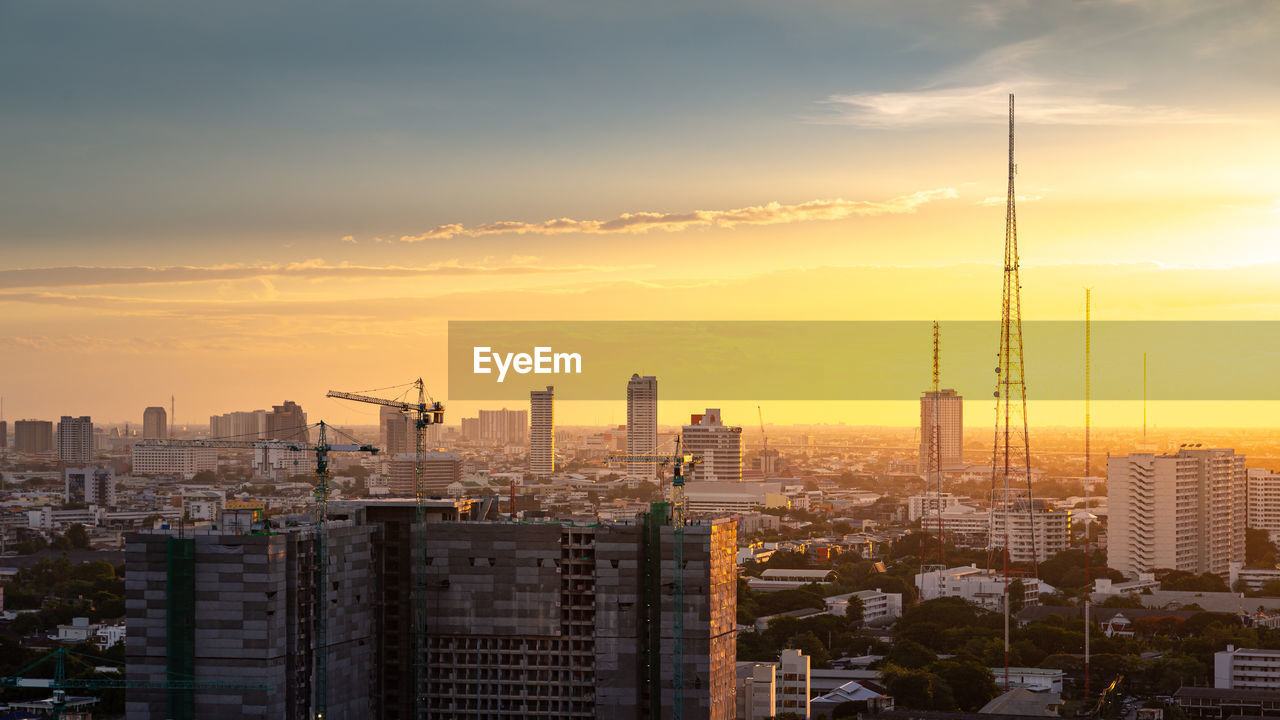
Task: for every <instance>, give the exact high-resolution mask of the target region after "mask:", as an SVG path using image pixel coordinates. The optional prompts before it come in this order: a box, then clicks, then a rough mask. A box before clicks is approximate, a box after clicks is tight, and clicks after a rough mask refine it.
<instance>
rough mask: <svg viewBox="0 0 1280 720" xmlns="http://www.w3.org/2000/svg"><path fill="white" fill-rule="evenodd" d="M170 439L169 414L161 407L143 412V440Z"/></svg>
mask: <svg viewBox="0 0 1280 720" xmlns="http://www.w3.org/2000/svg"><path fill="white" fill-rule="evenodd" d="M168 437H169V413H168V412H166V411H165V409H164V408H163V407H162V406H160V405H153V406H151V407H149V408H147V409H146V410H143V411H142V438H143V439H144V440H164V439H166V438H168Z"/></svg>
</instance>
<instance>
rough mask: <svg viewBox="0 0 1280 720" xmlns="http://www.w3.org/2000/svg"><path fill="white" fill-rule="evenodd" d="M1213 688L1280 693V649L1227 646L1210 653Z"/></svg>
mask: <svg viewBox="0 0 1280 720" xmlns="http://www.w3.org/2000/svg"><path fill="white" fill-rule="evenodd" d="M1213 686H1214V687H1215V688H1220V689H1226V690H1273V691H1280V650H1267V649H1263V648H1238V647H1236V646H1234V645H1228V646H1227V649H1226V650H1223V651H1221V652H1216V653H1214V654H1213Z"/></svg>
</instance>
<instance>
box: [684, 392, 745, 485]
mask: <svg viewBox="0 0 1280 720" xmlns="http://www.w3.org/2000/svg"><path fill="white" fill-rule="evenodd" d="M680 435H681V438H682V444H683V447H682V448H681V450H682V452H685V453H688V454H690V455H696V456H700V457H701V458H702V462H700V463H698V464H697V465H694V466H693V471H692V472H691V473H690V474H689V481H690V482H704V481H708V480H710V481H713V482H741V481H742V428H740V427H732V426H729V425H725V424H724V423H723V422H722V420H721V417H720V409H719V408H707V411H706V412H705V413H702V414H701V415H692V416H690V418H689V424H688V425H685V426H684V427H683V428H681V431H680Z"/></svg>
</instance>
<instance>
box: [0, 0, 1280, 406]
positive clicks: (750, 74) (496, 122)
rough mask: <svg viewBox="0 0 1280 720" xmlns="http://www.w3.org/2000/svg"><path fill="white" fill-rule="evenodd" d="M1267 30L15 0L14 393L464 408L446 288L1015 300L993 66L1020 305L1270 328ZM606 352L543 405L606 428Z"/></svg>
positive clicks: (1278, 265)
mask: <svg viewBox="0 0 1280 720" xmlns="http://www.w3.org/2000/svg"><path fill="white" fill-rule="evenodd" d="M1278 28H1280V5H1278V4H1276V3H1274V2H1268V1H1267V0H1254V1H1237V2H1230V1H1226V2H1179V1H1177V0H1173V1H1168V2H1166V1H1154V0H1153V1H1150V2H1147V1H1144V0H1128V1H1118V0H1111V1H1106V2H1103V1H1082V2H1073V3H1042V2H1031V1H1030V0H1028V1H1026V2H1020V1H1014V0H1011V1H1009V2H973V3H936V2H900V1H898V2H889V1H886V2H809V1H805V0H797V1H796V2H789V3H777V2H763V1H761V2H755V1H753V0H723V1H720V0H684V1H682V2H652V3H616V2H600V1H599V0H596V1H594V2H558V1H555V0H541V1H538V2H485V1H483V0H475V1H473V2H467V3H437V2H363V3H340V2H323V1H320V2H314V1H313V2H306V3H301V2H273V3H250V2H236V1H226V2H219V3H205V4H183V3H169V2H142V1H137V2H88V1H85V0H70V1H68V2H58V3H5V4H3V5H0V93H3V97H5V98H6V102H5V103H4V107H3V109H0V163H2V166H3V167H4V168H5V171H4V172H3V173H0V243H2V245H3V250H4V251H3V253H2V254H0V358H2V362H0V395H3V396H4V398H5V413H6V418H9V419H15V418H19V417H39V418H50V417H55V418H56V417H57V416H59V415H63V414H74V415H81V414H89V415H92V416H93V417H94V418H95V420H100V421H104V422H117V421H134V422H137V421H140V420H141V416H142V410H143V408H144V407H145V406H147V405H153V404H167V403H168V399H169V397H170V395H173V396H176V398H177V400H176V403H177V406H178V409H177V419H178V421H179V422H190V423H203V422H205V421H207V418H208V416H209V415H210V414H212V413H221V412H229V411H233V410H245V409H256V408H263V407H267V408H269V407H270V406H271V405H272V404H278V403H280V402H282V401H283V400H284V399H286V398H288V399H292V400H296V401H298V402H300V403H301V404H302V405H303V406H304V408H306V409H307V410H308V412H309V414H310V415H311V419H313V420H316V419H320V418H322V417H323V418H325V419H329V420H331V421H332V422H335V423H362V422H370V423H372V422H375V420H374V418H375V417H376V412H374V411H375V410H376V409H375V408H369V409H368V410H366V409H365V408H364V407H360V406H356V407H352V406H351V404H350V403H341V402H339V401H334V400H326V399H324V398H323V395H324V392H325V391H326V390H327V389H330V388H335V389H342V390H360V389H367V388H376V387H385V386H391V385H396V384H399V383H403V382H405V381H408V380H411V379H412V378H415V377H418V376H422V377H423V378H424V379H425V380H426V382H427V385H428V387H430V388H432V389H433V394H434V395H435V396H436V397H437V398H438V399H442V400H445V401H448V400H449V398H448V397H447V394H446V393H445V389H446V388H447V385H448V382H447V377H448V376H447V373H448V368H447V367H446V363H445V351H444V348H445V345H446V343H447V333H446V329H447V322H448V321H449V320H519V319H528V320H578V319H581V320H600V319H630V320H667V319H671V320H676V319H707V320H719V319H747V320H808V319H833V320H834V319H839V320H881V319H884V320H902V319H909V320H930V319H939V320H943V321H945V320H962V319H963V320H982V319H997V318H998V315H999V310H1000V273H1001V258H1002V249H1003V243H1004V197H1005V192H1006V180H1007V177H1006V163H1007V142H1008V136H1007V128H1006V123H1007V99H1006V98H1007V95H1008V93H1011V92H1012V93H1015V94H1016V96H1017V109H1018V115H1017V163H1018V174H1017V195H1018V197H1019V204H1018V237H1019V250H1020V257H1021V262H1022V281H1023V293H1024V296H1023V313H1024V318H1027V319H1074V318H1078V317H1080V316H1081V313H1082V305H1083V288H1084V287H1086V286H1088V287H1092V288H1093V296H1094V317H1095V318H1098V319H1109V320H1155V319H1161V320H1163V319H1179V320H1219V319H1222V320H1226V319H1232V320H1235V319H1257V320H1280V303H1278V295H1277V292H1276V280H1277V278H1278V277H1280V173H1277V172H1276V171H1275V168H1276V167H1280V132H1277V130H1280V128H1278V127H1277V125H1278V122H1277V118H1280V113H1278V112H1277V111H1278V110H1280V92H1277V87H1276V85H1277V82H1278V81H1277V78H1280V62H1278V60H1280V50H1278V49H1277V48H1280V38H1277V37H1276V36H1277V30H1278ZM689 351H692V350H689ZM1027 353H1028V358H1027V370H1026V372H1027V376H1028V380H1029V383H1031V386H1032V388H1033V389H1032V392H1031V395H1032V400H1033V406H1034V405H1035V403H1034V377H1035V363H1036V362H1044V363H1048V362H1053V358H1051V357H1039V358H1037V357H1036V355H1035V349H1034V348H1028V350H1027ZM927 364H928V358H922V365H921V371H922V372H921V375H922V387H923V385H924V384H926V383H927V382H928V379H929V378H928V374H927V373H928V369H927ZM637 371H638V372H643V371H644V369H643V368H637ZM1106 371H1107V369H1106V368H1099V369H1098V370H1097V372H1100V373H1105V372H1106ZM944 372H945V360H944ZM624 383H625V378H623V379H620V383H619V386H620V397H619V403H617V407H613V406H612V405H608V404H606V406H605V407H596V406H588V405H587V404H584V405H583V406H582V407H572V406H566V407H562V408H560V409H559V410H558V413H557V418H558V420H559V421H562V422H601V423H612V422H623V421H625V407H623V405H622V399H621V398H622V394H621V390H622V387H623V385H624ZM714 401H715V399H714V398H708V400H707V403H714ZM475 407H476V406H474V404H468V403H457V404H456V405H453V406H451V407H450V410H451V411H454V410H455V408H456V411H454V412H451V414H450V421H451V422H456V420H457V418H458V417H460V416H461V415H462V414H468V413H470V412H473V411H474V409H475ZM700 409H701V408H699V407H696V406H695V407H685V406H683V405H680V406H672V405H671V404H666V403H664V405H663V407H662V417H661V418H660V419H661V421H662V422H664V423H667V422H672V423H674V422H677V421H678V420H680V419H681V418H682V416H683V415H684V414H686V413H689V412H697V411H699V410H700ZM738 410H739V414H740V415H746V414H747V410H746V408H745V407H744V408H739V409H738ZM751 410H754V408H751ZM1276 410H1277V407H1276V406H1275V405H1273V404H1271V403H1258V404H1254V405H1250V406H1249V407H1247V408H1241V407H1240V406H1239V405H1234V404H1233V405H1226V404H1224V405H1221V406H1212V407H1205V406H1204V405H1203V404H1198V405H1192V404H1184V405H1180V406H1179V405H1169V406H1168V407H1165V408H1163V409H1161V410H1160V415H1159V417H1160V418H1161V420H1162V421H1163V422H1164V424H1167V425H1176V424H1189V423H1193V422H1202V423H1212V424H1218V425H1259V424H1263V425H1265V424H1268V423H1269V422H1270V418H1271V417H1274V416H1275V411H1276ZM729 413H730V410H729V409H726V418H727V419H729V420H730V421H733V416H732V415H730V414H729ZM916 413H917V410H916V408H915V406H914V404H913V403H907V402H904V403H898V404H888V405H884V404H866V405H857V404H847V403H844V404H836V403H810V404H803V403H793V404H781V403H779V404H778V405H777V406H776V407H771V408H770V409H769V415H770V421H771V422H778V423H790V422H842V421H843V422H847V423H849V424H853V425H861V424H898V425H908V424H911V423H913V422H914V421H915V416H916ZM971 413H972V414H973V416H975V417H981V414H980V412H979V411H977V410H973V411H971ZM1037 413H1038V414H1037ZM752 414H754V413H752ZM1081 415H1082V413H1081V410H1080V409H1079V408H1078V407H1076V406H1075V404H1073V403H1059V404H1056V405H1055V404H1050V403H1045V404H1043V405H1042V406H1040V407H1035V408H1034V410H1033V413H1032V419H1033V421H1034V420H1036V419H1037V418H1043V419H1044V422H1053V423H1055V424H1073V423H1076V422H1078V421H1079V418H1080V417H1081ZM1094 416H1095V421H1096V422H1098V423H1099V424H1104V425H1105V424H1112V425H1125V424H1133V423H1134V422H1139V421H1140V417H1139V415H1138V413H1135V412H1134V410H1133V408H1132V407H1131V406H1129V405H1124V406H1119V405H1117V406H1116V407H1114V408H1107V407H1101V408H1096V409H1095V413H1094ZM751 419H752V418H750V417H741V418H739V419H738V420H737V422H741V423H743V424H750V421H751Z"/></svg>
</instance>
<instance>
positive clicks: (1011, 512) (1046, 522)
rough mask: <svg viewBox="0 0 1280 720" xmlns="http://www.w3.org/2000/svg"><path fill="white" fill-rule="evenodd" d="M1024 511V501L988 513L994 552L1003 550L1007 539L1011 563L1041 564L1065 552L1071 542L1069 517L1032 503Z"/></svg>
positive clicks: (1025, 506) (1035, 502)
mask: <svg viewBox="0 0 1280 720" xmlns="http://www.w3.org/2000/svg"><path fill="white" fill-rule="evenodd" d="M1031 507H1032V509H1031V510H1028V509H1027V503H1026V502H1025V501H1022V502H1019V503H1014V504H1011V505H1010V506H1009V507H1008V509H1005V508H1003V507H1001V508H999V509H996V510H994V511H992V512H991V540H990V543H989V544H990V546H991V547H993V548H1003V547H1004V546H1005V542H1006V538H1007V540H1008V545H1009V560H1010V561H1011V562H1036V563H1040V562H1044V561H1045V560H1047V559H1048V558H1051V557H1053V556H1054V555H1056V554H1057V553H1060V552H1062V551H1063V550H1066V549H1067V547H1068V545H1069V544H1070V539H1071V514H1070V513H1069V512H1068V511H1066V510H1054V509H1051V508H1048V507H1046V505H1045V503H1043V502H1042V501H1038V500H1036V501H1033V502H1032V504H1031Z"/></svg>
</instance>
